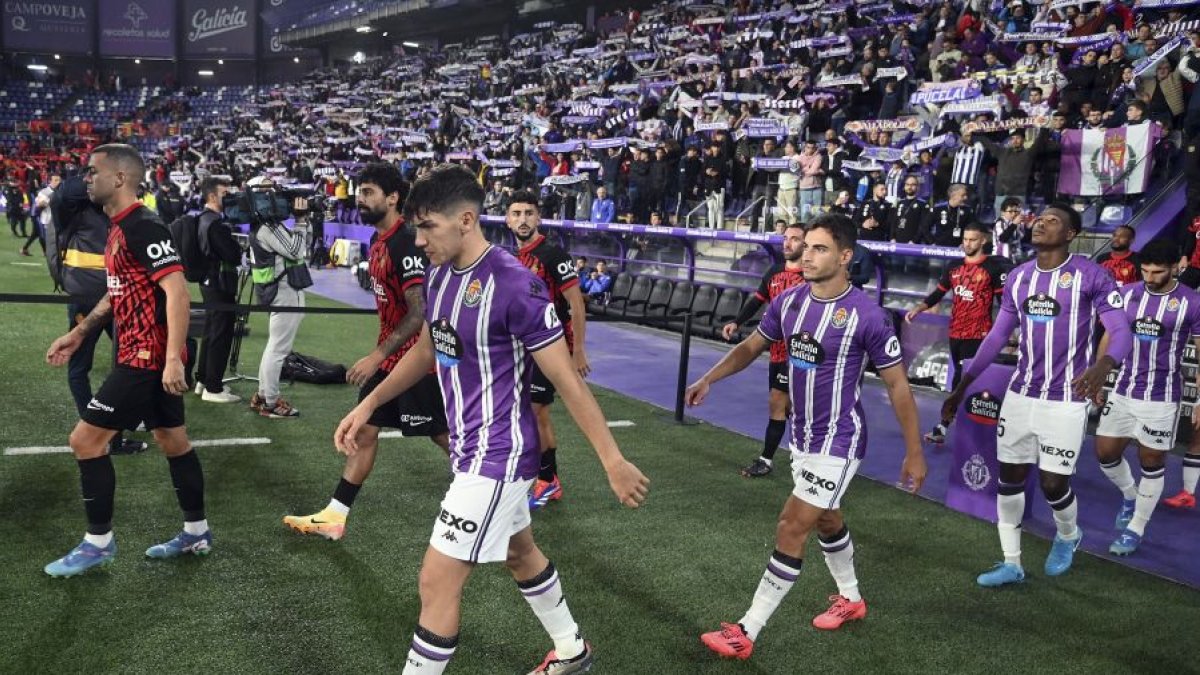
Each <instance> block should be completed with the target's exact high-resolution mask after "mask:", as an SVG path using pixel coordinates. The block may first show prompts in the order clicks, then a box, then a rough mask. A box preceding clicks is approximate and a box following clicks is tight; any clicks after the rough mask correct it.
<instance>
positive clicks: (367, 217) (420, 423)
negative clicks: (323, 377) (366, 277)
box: [283, 163, 450, 541]
mask: <svg viewBox="0 0 1200 675" xmlns="http://www.w3.org/2000/svg"><path fill="white" fill-rule="evenodd" d="M357 182H358V196H357V198H358V212H359V214H360V216H361V217H362V220H363V222H364V223H366V224H368V225H372V226H374V227H375V232H376V236H375V240H374V241H373V242H372V243H371V252H370V262H369V265H368V269H369V271H370V275H371V286H372V289H373V290H374V292H375V308H376V310H377V312H378V314H379V339H378V340H377V341H376V346H375V349H373V350H371V353H370V354H367V355H366V356H364V357H362V358H361V359H359V360H358V362H357V363H355V364H354V365H353V366H352V367H351V368H350V370H349V371H348V372H347V373H346V381H347V382H349V383H350V384H353V385H355V386H357V387H359V392H358V400H359V401H362V400H363V399H364V398H366V397H367V396H368V395H369V394H370V393H371V392H372V391H374V390H375V388H376V387H378V386H379V383H380V382H383V380H384V379H386V378H387V376H388V374H389V373H391V372H392V369H393V368H395V366H396V364H397V363H399V362H400V359H401V358H402V357H403V356H404V355H405V354H406V353H408V350H409V349H412V348H413V346H415V345H416V343H417V340H418V338H419V337H420V334H421V327H422V326H423V325H424V323H425V267H426V266H427V265H428V258H426V257H425V252H424V251H422V250H421V249H419V248H417V243H416V237H415V235H414V234H413V232H412V228H411V227H405V225H404V219H403V218H402V217H401V216H400V210H401V208H403V206H404V199H405V197H407V196H408V185H407V184H406V183H405V182H404V179H403V178H401V176H400V170H399V169H397V168H396V167H395V166H393V165H391V164H383V163H375V164H369V165H367V166H366V167H365V168H364V169H363V170H362V172H361V173H359V175H358V181H357ZM382 427H390V428H393V429H398V430H400V432H401V433H403V434H404V436H405V437H406V438H408V437H412V436H428V437H429V438H430V440H432V441H433V442H434V443H435V444H437V446H438V447H440V448H441V449H442V450H443V451H445V452H446V453H447V454H448V453H449V452H450V440H449V434H448V433H447V430H448V427H447V424H446V410H445V406H444V405H443V403H442V393H441V389H440V388H439V386H438V381H437V375H436V374H435V373H432V372H430V373H429V374H427V375H426V376H425V377H424V378H423V379H422V380H421V381H420V382H418V383H417V384H415V385H414V386H413V387H411V388H409V389H408V390H407V391H405V392H404V393H403V394H401V395H399V396H397V397H396V398H394V399H392V400H391V401H388V402H387V403H385V404H383V405H381V406H379V407H378V408H376V409H375V412H374V413H373V414H372V415H371V418H370V420H369V421H368V422H367V424H365V425H364V426H363V427H362V428H361V429H360V430H359V432H358V435H357V436H356V438H355V445H356V446H357V447H356V449H355V451H354V452H352V453H350V452H347V453H346V466H345V468H344V469H343V470H342V477H341V479H340V480H339V481H338V484H337V487H336V488H334V491H333V497H332V498H331V499H330V500H329V504H328V505H327V506H326V507H325V508H324V509H322V510H321V511H318V512H317V513H314V514H312V515H308V516H286V517H284V519H283V524H284V525H287V526H288V527H290V528H292V529H293V530H295V531H296V532H299V533H300V534H315V535H318V536H321V537H324V538H326V539H330V540H333V541H336V540H338V539H341V538H342V536H344V535H345V532H346V518H347V516H349V514H350V508H351V507H352V506H353V505H354V500H355V498H356V497H357V496H358V491H359V489H360V488H362V485H363V483H364V482H365V481H366V480H367V477H368V476H370V475H371V469H372V468H373V467H374V466H375V452H376V450H377V449H378V447H379V430H380V428H382Z"/></svg>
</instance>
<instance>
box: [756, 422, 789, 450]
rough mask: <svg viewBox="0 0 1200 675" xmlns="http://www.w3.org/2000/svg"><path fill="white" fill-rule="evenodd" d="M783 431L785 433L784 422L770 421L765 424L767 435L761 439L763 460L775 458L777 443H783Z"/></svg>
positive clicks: (785, 426)
mask: <svg viewBox="0 0 1200 675" xmlns="http://www.w3.org/2000/svg"><path fill="white" fill-rule="evenodd" d="M785 431H787V422H786V421H784V420H770V421H769V422H767V435H766V436H764V437H763V451H762V456H763V459H774V458H775V451H776V450H778V449H779V443H780V442H782V441H783V433H784V432H785Z"/></svg>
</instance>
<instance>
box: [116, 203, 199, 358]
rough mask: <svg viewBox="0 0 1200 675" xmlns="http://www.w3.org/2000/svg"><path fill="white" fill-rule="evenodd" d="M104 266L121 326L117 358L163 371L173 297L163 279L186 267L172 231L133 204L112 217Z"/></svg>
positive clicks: (146, 211) (117, 319)
mask: <svg viewBox="0 0 1200 675" xmlns="http://www.w3.org/2000/svg"><path fill="white" fill-rule="evenodd" d="M104 267H105V270H106V271H107V273H108V300H109V302H110V303H111V304H112V310H113V321H114V323H115V327H116V331H117V363H118V364H119V365H122V366H129V367H130V368H141V369H143V370H162V369H163V368H164V367H165V366H166V363H167V297H166V293H164V292H163V289H162V288H161V287H160V286H159V285H158V282H159V280H161V279H162V278H163V277H165V276H167V275H168V274H171V273H173V272H183V263H182V261H181V260H180V258H179V254H178V253H177V252H176V251H175V242H174V240H172V239H171V232H170V230H168V229H167V228H166V226H165V225H163V223H162V221H161V220H160V219H159V217H158V216H157V215H156V214H155V213H154V212H153V211H151V210H150V209H148V208H146V207H145V206H143V205H142V204H141V203H140V202H139V203H137V204H134V205H133V206H130V207H129V208H127V209H125V210H124V211H122V212H120V213H118V214H117V215H115V216H113V218H112V227H110V228H109V229H108V243H107V245H106V246H105V247H104ZM181 358H186V355H181Z"/></svg>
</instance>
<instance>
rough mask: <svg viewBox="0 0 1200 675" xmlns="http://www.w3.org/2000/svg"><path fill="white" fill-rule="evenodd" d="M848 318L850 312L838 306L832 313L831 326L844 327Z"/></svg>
mask: <svg viewBox="0 0 1200 675" xmlns="http://www.w3.org/2000/svg"><path fill="white" fill-rule="evenodd" d="M849 320H850V312H847V311H846V308H845V307H838V310H837V311H836V312H834V313H833V321H832V323H833V327H834V328H845V327H846V322H847V321H849Z"/></svg>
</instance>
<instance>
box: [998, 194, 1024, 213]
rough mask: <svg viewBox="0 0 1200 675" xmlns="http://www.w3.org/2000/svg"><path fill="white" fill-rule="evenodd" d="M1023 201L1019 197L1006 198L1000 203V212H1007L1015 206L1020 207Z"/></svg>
mask: <svg viewBox="0 0 1200 675" xmlns="http://www.w3.org/2000/svg"><path fill="white" fill-rule="evenodd" d="M1020 205H1021V199H1020V198H1019V197H1005V198H1004V201H1002V202H1000V210H1001V211H1007V210H1009V209H1011V208H1012V207H1014V206H1020Z"/></svg>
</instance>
